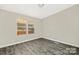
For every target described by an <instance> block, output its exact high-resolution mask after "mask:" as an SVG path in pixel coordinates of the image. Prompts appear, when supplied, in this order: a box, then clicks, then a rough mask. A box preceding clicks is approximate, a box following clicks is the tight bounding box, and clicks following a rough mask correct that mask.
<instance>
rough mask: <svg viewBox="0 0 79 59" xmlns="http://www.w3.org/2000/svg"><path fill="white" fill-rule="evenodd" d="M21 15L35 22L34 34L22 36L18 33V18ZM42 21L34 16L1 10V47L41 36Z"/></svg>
mask: <svg viewBox="0 0 79 59" xmlns="http://www.w3.org/2000/svg"><path fill="white" fill-rule="evenodd" d="M20 16H21V17H22V16H23V17H25V18H26V20H28V22H29V21H30V22H31V23H33V24H34V27H35V33H34V34H30V35H22V36H17V35H16V29H17V27H16V25H17V24H16V20H17V19H18V17H20ZM40 23H41V22H40V20H38V19H35V18H32V17H27V16H24V15H21V14H17V13H12V12H8V11H4V10H0V48H1V47H5V46H9V45H13V44H17V43H21V42H26V41H29V40H33V39H37V38H39V37H40V33H41V28H40Z"/></svg>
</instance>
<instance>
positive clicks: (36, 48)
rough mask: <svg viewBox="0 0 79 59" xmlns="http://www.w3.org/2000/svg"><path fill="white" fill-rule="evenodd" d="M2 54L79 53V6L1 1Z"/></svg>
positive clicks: (0, 51)
mask: <svg viewBox="0 0 79 59" xmlns="http://www.w3.org/2000/svg"><path fill="white" fill-rule="evenodd" d="M0 55H79V5H78V4H0Z"/></svg>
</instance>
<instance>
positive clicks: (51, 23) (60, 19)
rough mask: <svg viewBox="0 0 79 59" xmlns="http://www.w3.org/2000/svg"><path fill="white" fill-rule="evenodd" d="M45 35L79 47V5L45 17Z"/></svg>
mask: <svg viewBox="0 0 79 59" xmlns="http://www.w3.org/2000/svg"><path fill="white" fill-rule="evenodd" d="M43 37H44V38H48V39H50V40H55V41H59V42H62V43H65V44H70V45H73V46H77V47H79V5H76V6H73V7H71V8H68V9H66V10H64V11H61V12H59V13H57V14H54V15H51V16H49V17H47V18H45V19H44V20H43Z"/></svg>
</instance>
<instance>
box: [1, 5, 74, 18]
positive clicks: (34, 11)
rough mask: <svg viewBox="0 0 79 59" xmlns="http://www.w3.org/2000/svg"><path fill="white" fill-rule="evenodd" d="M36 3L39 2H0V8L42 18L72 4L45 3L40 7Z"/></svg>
mask: <svg viewBox="0 0 79 59" xmlns="http://www.w3.org/2000/svg"><path fill="white" fill-rule="evenodd" d="M38 5H39V4H0V9H4V10H7V11H11V12H16V13H20V14H24V15H26V16H31V17H35V18H39V19H43V18H45V17H48V16H50V15H53V14H55V13H57V12H59V11H62V10H64V9H66V8H69V7H71V6H73V5H72V4H45V5H44V6H42V7H39V6H38Z"/></svg>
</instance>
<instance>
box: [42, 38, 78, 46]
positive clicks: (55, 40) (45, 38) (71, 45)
mask: <svg viewBox="0 0 79 59" xmlns="http://www.w3.org/2000/svg"><path fill="white" fill-rule="evenodd" d="M43 38H45V39H48V40H51V41H56V42H60V43H63V44H67V45H71V46H74V47H78V48H79V45H76V44H72V43H68V42H63V41H60V40H57V39H52V38H49V37H43Z"/></svg>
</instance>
